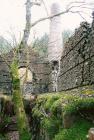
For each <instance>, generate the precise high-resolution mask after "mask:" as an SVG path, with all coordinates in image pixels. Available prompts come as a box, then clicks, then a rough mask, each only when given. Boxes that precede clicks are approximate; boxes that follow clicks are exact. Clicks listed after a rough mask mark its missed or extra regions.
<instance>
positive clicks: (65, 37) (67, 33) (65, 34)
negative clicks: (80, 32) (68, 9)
mask: <svg viewBox="0 0 94 140" xmlns="http://www.w3.org/2000/svg"><path fill="white" fill-rule="evenodd" d="M72 34H73V31H71V30H64V31H63V33H62V36H63V44H65V43H66V42H67V41H68V39H69V38H70V37H71V36H72Z"/></svg>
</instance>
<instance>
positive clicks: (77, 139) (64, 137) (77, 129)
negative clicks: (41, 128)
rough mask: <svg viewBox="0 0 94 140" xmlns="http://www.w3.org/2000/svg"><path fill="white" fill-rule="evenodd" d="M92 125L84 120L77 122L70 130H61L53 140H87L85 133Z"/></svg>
mask: <svg viewBox="0 0 94 140" xmlns="http://www.w3.org/2000/svg"><path fill="white" fill-rule="evenodd" d="M91 126H92V127H93V125H92V123H90V122H88V121H86V120H79V121H77V122H76V123H75V124H74V125H73V126H72V127H71V128H70V129H62V130H60V132H59V133H58V134H57V135H56V136H55V138H54V140H87V133H88V130H89V129H90V127H91Z"/></svg>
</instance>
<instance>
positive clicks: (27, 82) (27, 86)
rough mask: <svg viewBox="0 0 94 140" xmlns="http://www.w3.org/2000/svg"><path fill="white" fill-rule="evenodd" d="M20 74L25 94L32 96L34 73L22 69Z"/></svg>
mask: <svg viewBox="0 0 94 140" xmlns="http://www.w3.org/2000/svg"><path fill="white" fill-rule="evenodd" d="M18 73H19V78H20V85H21V89H22V92H23V94H31V93H32V92H33V85H32V82H33V73H32V72H31V70H30V69H27V68H26V67H20V68H19V69H18Z"/></svg>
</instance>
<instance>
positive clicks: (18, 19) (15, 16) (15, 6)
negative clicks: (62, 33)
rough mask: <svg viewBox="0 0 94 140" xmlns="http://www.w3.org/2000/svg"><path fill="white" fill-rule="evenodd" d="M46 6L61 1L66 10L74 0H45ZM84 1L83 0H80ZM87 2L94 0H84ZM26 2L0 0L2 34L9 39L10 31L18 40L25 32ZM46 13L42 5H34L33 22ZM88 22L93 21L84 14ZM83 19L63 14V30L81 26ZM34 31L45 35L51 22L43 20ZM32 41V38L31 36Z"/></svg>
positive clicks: (0, 33) (24, 0)
mask: <svg viewBox="0 0 94 140" xmlns="http://www.w3.org/2000/svg"><path fill="white" fill-rule="evenodd" d="M45 1H46V6H47V7H48V11H49V7H50V6H51V4H52V3H53V2H56V1H57V2H59V3H60V5H61V9H62V10H64V8H65V7H66V5H67V4H68V3H69V2H71V1H74V0H45ZM79 1H82V0H79ZM84 1H87V2H89V3H90V2H94V0H84ZM25 2H26V0H0V35H2V36H4V37H5V38H7V39H9V36H10V33H14V34H15V36H16V38H17V40H18V38H20V34H21V35H22V34H23V30H24V26H25ZM85 12H87V13H88V14H90V11H88V10H86V9H85ZM45 15H46V13H45V10H44V8H43V6H42V7H38V6H34V7H33V8H32V22H34V21H35V20H37V19H39V18H41V17H44V16H45ZM84 17H85V18H86V19H87V21H88V22H91V19H90V18H89V16H87V15H84ZM81 21H83V19H82V18H81V17H80V16H79V15H77V14H65V15H63V16H62V30H65V29H66V30H67V29H71V30H73V29H75V28H77V27H78V26H79V24H80V22H81ZM32 30H33V33H35V35H36V36H39V35H43V34H44V32H49V22H48V21H45V22H41V23H39V24H38V25H36V26H35V27H34V28H33V29H32ZM29 40H30V41H31V40H32V38H31V37H30V39H29Z"/></svg>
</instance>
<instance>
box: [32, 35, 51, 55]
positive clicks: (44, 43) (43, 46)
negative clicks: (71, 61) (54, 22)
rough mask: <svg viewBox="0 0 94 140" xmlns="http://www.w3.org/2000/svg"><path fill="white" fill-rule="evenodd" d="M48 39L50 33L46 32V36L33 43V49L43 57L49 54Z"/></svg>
mask: <svg viewBox="0 0 94 140" xmlns="http://www.w3.org/2000/svg"><path fill="white" fill-rule="evenodd" d="M48 41H49V38H48V35H47V34H44V36H42V37H41V38H40V39H39V38H37V39H36V40H35V41H34V43H33V49H34V50H35V51H36V52H38V53H39V55H40V56H42V57H45V56H47V47H48Z"/></svg>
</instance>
